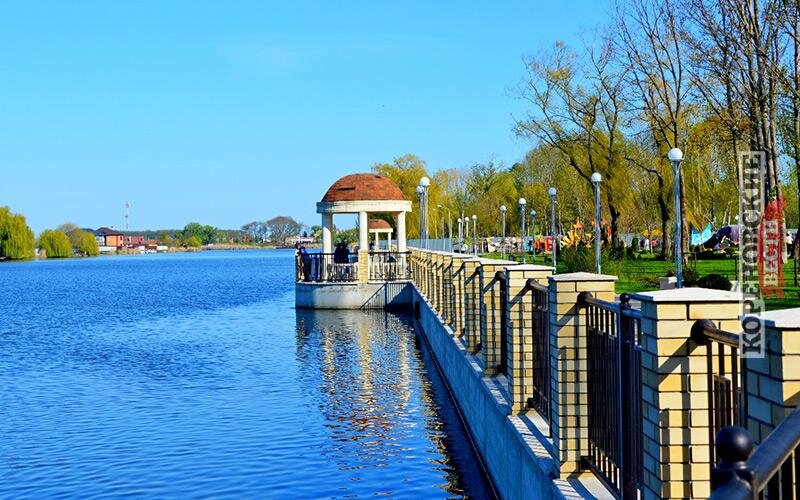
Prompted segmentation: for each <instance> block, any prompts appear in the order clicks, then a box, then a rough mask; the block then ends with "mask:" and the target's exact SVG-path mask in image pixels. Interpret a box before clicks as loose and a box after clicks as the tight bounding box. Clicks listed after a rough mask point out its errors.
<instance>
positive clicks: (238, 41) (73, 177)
mask: <svg viewBox="0 0 800 500" xmlns="http://www.w3.org/2000/svg"><path fill="white" fill-rule="evenodd" d="M605 11H606V7H605V6H604V4H600V3H598V2H593V1H578V2H569V4H567V3H566V2H564V3H562V2H556V1H551V2H542V1H533V0H530V1H527V2H525V1H495V2H488V1H483V2H468V1H460V2H454V1H453V2H450V1H430V0H429V1H408V0H406V1H402V2H388V1H379V0H372V1H364V2H355V1H347V2H331V1H319V2H301V1H296V2H291V1H288V2H287V1H281V2H273V1H267V0H260V1H251V2H250V1H233V2H223V1H198V0H193V1H160V0H159V1H156V0H153V1H137V2H109V1H106V0H103V1H96V2H89V1H75V2H63V1H60V0H59V1H50V2H14V3H5V4H4V5H3V6H2V7H1V8H0V19H1V20H0V47H2V49H0V74H2V77H0V168H2V175H1V176H0V205H9V206H10V207H11V208H12V210H13V211H16V212H20V213H23V214H24V215H25V216H26V217H27V218H28V222H29V224H30V225H31V227H32V228H33V229H34V230H35V231H36V232H37V233H38V232H39V231H41V230H42V229H44V228H47V227H55V226H57V225H58V224H61V223H63V222H67V221H69V222H74V223H76V224H79V225H81V226H88V227H98V226H102V225H113V226H116V227H122V226H123V205H124V202H125V201H126V200H129V201H130V202H131V204H132V209H131V218H130V223H131V229H145V228H150V229H155V228H167V227H183V225H184V224H186V223H187V222H190V221H198V222H201V223H203V224H212V225H215V226H218V227H224V228H238V227H239V226H241V225H242V224H244V223H246V222H249V221H251V220H266V219H268V218H270V217H272V216H275V215H278V214H286V215H291V216H293V217H295V218H297V219H299V220H301V221H302V222H305V223H307V224H309V225H311V224H317V223H319V222H318V216H317V215H316V214H315V206H314V204H315V202H316V201H318V200H319V198H320V197H321V196H322V194H323V193H324V192H325V190H326V189H327V187H328V186H329V185H330V184H331V183H332V182H333V181H334V180H336V179H337V178H338V177H340V176H342V175H345V174H348V173H353V172H359V171H368V170H369V168H370V166H371V165H372V164H373V163H375V162H382V161H391V159H392V158H394V157H396V156H399V155H402V154H405V153H414V154H416V155H418V156H420V157H422V158H423V159H424V160H426V161H427V162H428V165H429V167H430V168H431V169H432V170H436V169H439V168H451V167H465V166H468V165H470V164H472V163H474V162H479V161H486V160H489V159H494V160H495V161H502V162H505V163H506V164H510V163H513V162H514V161H517V160H518V159H519V158H521V157H522V155H523V154H524V152H525V151H526V148H527V147H528V146H529V145H528V144H526V143H525V142H523V141H521V140H519V139H516V138H515V137H514V136H513V133H512V131H511V127H512V123H513V120H512V115H514V114H519V113H520V111H521V109H522V104H521V103H520V102H518V101H516V100H515V99H514V98H513V95H512V92H511V89H512V88H513V87H514V86H516V85H517V84H518V83H519V81H520V80H521V78H522V75H523V65H522V56H523V55H525V54H531V53H535V52H536V51H538V50H540V49H542V48H544V47H547V46H549V45H550V44H552V43H553V42H554V41H556V40H566V41H567V42H568V43H577V40H578V39H579V36H580V34H581V33H582V32H583V31H584V30H586V29H589V28H592V27H593V26H595V25H596V24H598V23H599V22H601V20H602V19H603V18H604V17H605Z"/></svg>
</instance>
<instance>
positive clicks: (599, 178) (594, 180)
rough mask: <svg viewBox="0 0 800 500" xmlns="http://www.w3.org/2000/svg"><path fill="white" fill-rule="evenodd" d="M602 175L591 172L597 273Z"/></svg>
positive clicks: (596, 269)
mask: <svg viewBox="0 0 800 500" xmlns="http://www.w3.org/2000/svg"><path fill="white" fill-rule="evenodd" d="M602 180H603V176H602V175H600V172H595V173H593V174H592V184H594V268H595V272H596V273H597V274H602V273H601V272H600V181H602Z"/></svg>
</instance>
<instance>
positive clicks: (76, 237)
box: [56, 222, 100, 257]
mask: <svg viewBox="0 0 800 500" xmlns="http://www.w3.org/2000/svg"><path fill="white" fill-rule="evenodd" d="M56 230H57V231H61V232H62V233H64V234H66V235H67V238H68V239H69V243H70V245H72V248H73V249H74V250H76V251H77V252H78V253H79V254H81V255H85V256H87V257H95V256H97V255H100V246H99V245H98V244H97V240H96V239H95V237H94V235H93V234H92V233H90V232H88V231H84V230H83V229H81V228H79V227H78V226H76V225H75V224H71V223H69V222H67V223H64V224H61V225H60V226H58V228H56Z"/></svg>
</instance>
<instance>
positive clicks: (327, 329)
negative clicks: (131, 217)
mask: <svg viewBox="0 0 800 500" xmlns="http://www.w3.org/2000/svg"><path fill="white" fill-rule="evenodd" d="M293 263H294V259H293V253H292V252H291V251H248V252H203V253H200V254H171V255H144V256H133V257H101V258H95V259H75V260H64V261H43V262H25V263H4V264H0V497H2V498H53V497H56V498H71V497H80V498H98V497H116V496H128V495H134V496H140V497H153V498H156V497H157V498H165V497H167V498H176V497H180V498H185V497H206V498H207V497H215V498H219V497H235V498H275V497H280V498H287V497H288V498H328V497H347V498H352V497H362V496H372V495H389V496H392V497H396V498H448V497H449V498H452V497H461V496H470V497H473V498H483V497H487V496H489V495H490V489H489V487H488V485H487V483H486V481H485V479H484V477H483V475H482V474H481V471H480V469H479V467H478V466H477V460H476V457H475V455H474V454H473V451H472V449H471V447H470V445H469V441H468V439H467V438H466V435H465V432H464V429H463V427H462V426H461V424H460V422H459V420H458V418H457V414H456V413H455V411H454V407H453V403H452V401H451V400H450V399H449V397H448V394H447V391H446V390H445V388H444V386H443V383H442V381H441V379H440V377H439V376H438V373H437V372H436V369H435V367H434V365H433V364H432V362H431V360H430V359H429V356H430V355H429V353H428V352H427V351H426V350H425V348H424V345H423V346H421V345H420V340H419V339H418V338H417V337H416V336H415V334H414V330H413V327H412V324H411V319H410V318H409V317H407V316H403V315H393V314H386V313H382V312H380V313H367V312H332V311H316V312H314V311H301V310H295V309H294V283H293V281H292V280H293V278H294V270H293Z"/></svg>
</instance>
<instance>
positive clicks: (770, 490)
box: [711, 408, 800, 500]
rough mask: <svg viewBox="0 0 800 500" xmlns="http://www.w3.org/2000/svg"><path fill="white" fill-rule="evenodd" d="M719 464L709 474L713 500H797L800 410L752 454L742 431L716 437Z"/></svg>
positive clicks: (726, 431)
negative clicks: (794, 499) (784, 499)
mask: <svg viewBox="0 0 800 500" xmlns="http://www.w3.org/2000/svg"><path fill="white" fill-rule="evenodd" d="M716 442H717V446H716V448H717V455H718V456H719V457H720V461H719V463H718V464H717V466H716V467H715V468H714V470H713V472H712V473H711V491H712V493H711V498H712V499H713V500H728V499H731V500H738V499H751V498H766V499H770V500H773V499H783V498H800V408H795V410H794V411H792V413H790V414H789V416H788V417H786V418H785V419H784V420H783V422H781V423H780V424H779V425H778V427H776V428H775V430H773V431H772V432H771V433H770V434H769V436H767V437H766V439H764V441H763V442H762V443H761V444H760V445H758V448H756V451H755V452H754V453H752V455H751V451H752V449H753V439H752V437H751V436H750V434H749V433H748V432H747V431H746V430H744V429H742V428H741V427H726V428H724V429H722V430H721V431H720V432H719V433H718V434H717V439H716Z"/></svg>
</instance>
